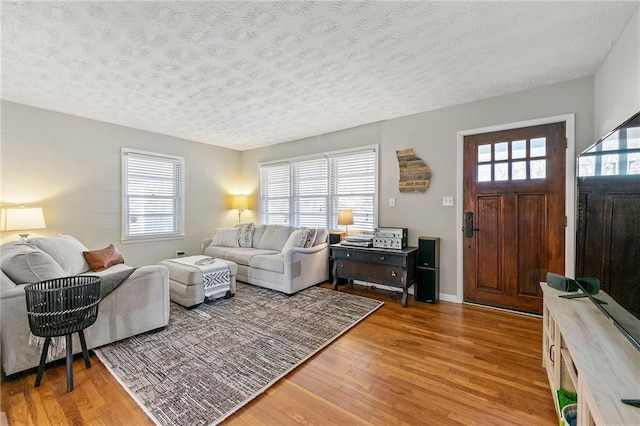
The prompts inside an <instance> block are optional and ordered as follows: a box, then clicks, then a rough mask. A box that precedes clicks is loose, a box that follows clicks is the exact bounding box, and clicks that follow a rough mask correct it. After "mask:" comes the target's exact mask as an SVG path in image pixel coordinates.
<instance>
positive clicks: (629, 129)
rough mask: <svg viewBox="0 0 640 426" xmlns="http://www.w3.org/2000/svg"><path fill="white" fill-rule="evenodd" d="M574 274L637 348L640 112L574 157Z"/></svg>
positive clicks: (639, 326) (639, 338)
mask: <svg viewBox="0 0 640 426" xmlns="http://www.w3.org/2000/svg"><path fill="white" fill-rule="evenodd" d="M577 175H578V176H577V188H578V214H577V220H576V225H577V226H576V231H577V235H576V241H577V247H576V275H577V276H585V277H595V278H598V279H599V280H600V285H601V288H602V290H603V291H604V292H605V293H606V295H602V296H600V295H598V296H597V297H598V298H600V299H602V300H603V301H605V302H607V303H606V304H600V306H599V307H600V309H601V310H602V311H603V312H604V313H605V314H606V315H608V316H609V317H610V318H611V319H612V320H613V321H614V323H615V324H616V326H618V328H620V330H621V331H622V332H623V333H624V334H625V336H626V337H627V338H628V339H629V340H630V341H632V342H635V343H634V344H635V345H636V347H638V349H640V343H639V342H640V112H639V113H637V114H635V115H634V116H633V117H631V118H630V119H629V120H627V121H625V122H624V123H623V124H622V125H620V126H619V127H617V128H616V129H614V130H613V131H612V132H610V133H609V134H607V135H606V136H605V137H603V138H602V139H601V140H599V141H598V142H596V143H595V144H594V145H593V146H591V147H590V148H589V149H587V150H585V151H584V152H583V153H581V154H580V155H579V156H578V173H577Z"/></svg>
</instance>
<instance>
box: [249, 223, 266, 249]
mask: <svg viewBox="0 0 640 426" xmlns="http://www.w3.org/2000/svg"><path fill="white" fill-rule="evenodd" d="M265 229H267V225H256V229H255V230H254V231H253V245H252V247H255V248H258V246H259V245H260V240H261V239H262V236H263V235H264V230H265Z"/></svg>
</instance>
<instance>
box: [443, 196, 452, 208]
mask: <svg viewBox="0 0 640 426" xmlns="http://www.w3.org/2000/svg"><path fill="white" fill-rule="evenodd" d="M442 205H443V206H445V207H453V197H442Z"/></svg>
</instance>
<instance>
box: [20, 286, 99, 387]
mask: <svg viewBox="0 0 640 426" xmlns="http://www.w3.org/2000/svg"><path fill="white" fill-rule="evenodd" d="M24 291H25V295H26V301H27V315H28V317H29V328H31V333H33V334H34V335H35V336H39V337H44V338H45V341H44V346H43V348H42V354H41V355H40V364H39V365H38V375H37V376H36V382H35V387H38V386H40V382H41V380H42V374H43V373H44V364H45V361H46V358H47V353H48V349H49V345H50V344H51V338H52V337H58V336H65V338H66V346H67V392H71V391H72V390H73V365H72V362H73V347H72V340H71V335H72V334H73V333H75V332H77V333H78V335H79V337H80V344H81V345H82V357H83V358H84V363H85V367H86V368H89V367H91V362H90V361H89V352H88V351H87V344H86V342H85V340H84V332H83V330H84V329H85V328H87V327H89V326H90V325H91V324H93V323H94V322H96V319H97V318H98V303H100V277H96V276H90V275H83V276H76V277H66V278H57V279H53V280H47V281H41V282H37V283H33V284H29V285H27V286H25V288H24Z"/></svg>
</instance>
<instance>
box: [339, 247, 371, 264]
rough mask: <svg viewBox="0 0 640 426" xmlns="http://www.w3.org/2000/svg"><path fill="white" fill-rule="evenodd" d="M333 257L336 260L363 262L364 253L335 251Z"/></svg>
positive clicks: (347, 250)
mask: <svg viewBox="0 0 640 426" xmlns="http://www.w3.org/2000/svg"><path fill="white" fill-rule="evenodd" d="M334 256H335V257H336V258H337V259H351V260H358V261H364V260H365V253H364V252H362V251H359V250H349V249H346V250H335V251H334Z"/></svg>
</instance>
